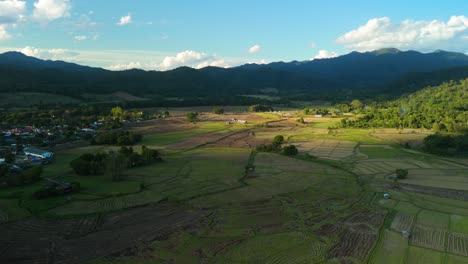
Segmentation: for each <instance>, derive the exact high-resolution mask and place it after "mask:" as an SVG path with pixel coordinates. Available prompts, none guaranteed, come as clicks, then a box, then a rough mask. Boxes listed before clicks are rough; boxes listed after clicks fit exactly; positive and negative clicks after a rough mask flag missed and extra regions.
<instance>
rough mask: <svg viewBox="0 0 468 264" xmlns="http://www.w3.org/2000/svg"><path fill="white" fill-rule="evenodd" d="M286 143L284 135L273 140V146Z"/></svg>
mask: <svg viewBox="0 0 468 264" xmlns="http://www.w3.org/2000/svg"><path fill="white" fill-rule="evenodd" d="M283 142H284V137H283V136H282V135H278V136H276V137H275V138H274V139H273V144H277V145H281V144H283Z"/></svg>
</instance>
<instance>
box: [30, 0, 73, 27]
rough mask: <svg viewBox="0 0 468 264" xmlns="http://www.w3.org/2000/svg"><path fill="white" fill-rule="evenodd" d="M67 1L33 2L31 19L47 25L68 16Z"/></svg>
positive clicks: (68, 2)
mask: <svg viewBox="0 0 468 264" xmlns="http://www.w3.org/2000/svg"><path fill="white" fill-rule="evenodd" d="M70 9H71V5H70V1H69V0H38V1H37V2H34V11H33V14H32V17H33V18H35V19H37V20H39V21H41V22H43V23H47V22H50V21H53V20H56V19H59V18H63V17H68V16H70Z"/></svg>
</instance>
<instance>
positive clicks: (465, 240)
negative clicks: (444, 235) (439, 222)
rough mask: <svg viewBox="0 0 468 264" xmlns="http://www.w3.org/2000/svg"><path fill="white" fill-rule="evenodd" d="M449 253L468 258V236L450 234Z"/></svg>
mask: <svg viewBox="0 0 468 264" xmlns="http://www.w3.org/2000/svg"><path fill="white" fill-rule="evenodd" d="M447 251H448V252H450V253H453V254H457V255H463V256H466V257H468V234H461V233H450V234H449V236H448V246H447Z"/></svg>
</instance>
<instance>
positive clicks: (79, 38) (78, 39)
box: [75, 36, 88, 41]
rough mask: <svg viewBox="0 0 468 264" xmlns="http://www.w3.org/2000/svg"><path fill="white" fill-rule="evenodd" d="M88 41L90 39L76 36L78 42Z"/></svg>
mask: <svg viewBox="0 0 468 264" xmlns="http://www.w3.org/2000/svg"><path fill="white" fill-rule="evenodd" d="M86 39H88V37H87V36H75V40H76V41H83V40H86Z"/></svg>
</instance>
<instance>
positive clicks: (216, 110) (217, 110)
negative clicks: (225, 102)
mask: <svg viewBox="0 0 468 264" xmlns="http://www.w3.org/2000/svg"><path fill="white" fill-rule="evenodd" d="M213 113H215V114H217V115H222V114H224V109H223V108H220V107H215V108H213Z"/></svg>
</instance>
